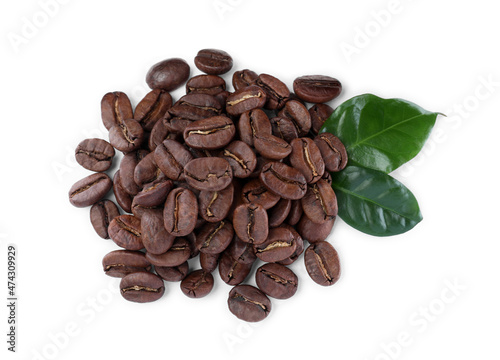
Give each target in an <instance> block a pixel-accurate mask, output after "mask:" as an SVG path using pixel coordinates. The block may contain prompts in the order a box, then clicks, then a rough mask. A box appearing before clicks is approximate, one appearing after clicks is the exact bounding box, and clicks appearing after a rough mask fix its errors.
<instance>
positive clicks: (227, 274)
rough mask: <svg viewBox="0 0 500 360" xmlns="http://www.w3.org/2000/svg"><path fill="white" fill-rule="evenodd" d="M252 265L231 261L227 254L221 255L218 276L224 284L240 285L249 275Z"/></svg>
mask: <svg viewBox="0 0 500 360" xmlns="http://www.w3.org/2000/svg"><path fill="white" fill-rule="evenodd" d="M251 270H252V264H244V263H241V262H239V261H238V260H236V259H233V258H232V257H231V255H229V254H228V253H225V252H224V253H222V256H221V258H220V261H219V275H220V277H221V279H222V281H224V282H225V283H226V284H228V285H238V284H241V283H242V282H243V281H245V279H246V278H247V277H248V274H250V271H251Z"/></svg>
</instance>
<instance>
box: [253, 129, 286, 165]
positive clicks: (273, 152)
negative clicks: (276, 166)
mask: <svg viewBox="0 0 500 360" xmlns="http://www.w3.org/2000/svg"><path fill="white" fill-rule="evenodd" d="M253 145H254V146H255V150H257V152H258V153H259V154H260V155H262V156H263V157H265V158H268V159H273V160H281V159H284V158H286V157H287V156H288V155H290V153H291V152H292V147H291V146H290V144H289V143H287V142H286V141H285V140H283V139H281V138H279V137H276V136H274V135H269V134H257V135H255V137H254V140H253Z"/></svg>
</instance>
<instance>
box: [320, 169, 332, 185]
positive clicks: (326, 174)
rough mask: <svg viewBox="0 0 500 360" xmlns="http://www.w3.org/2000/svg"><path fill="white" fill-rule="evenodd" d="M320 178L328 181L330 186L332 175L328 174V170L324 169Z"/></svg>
mask: <svg viewBox="0 0 500 360" xmlns="http://www.w3.org/2000/svg"><path fill="white" fill-rule="evenodd" d="M321 179H323V180H325V181H326V182H327V183H328V185H330V186H332V181H333V179H332V175H330V173H329V172H328V171H325V172H324V173H323V176H322V177H321Z"/></svg>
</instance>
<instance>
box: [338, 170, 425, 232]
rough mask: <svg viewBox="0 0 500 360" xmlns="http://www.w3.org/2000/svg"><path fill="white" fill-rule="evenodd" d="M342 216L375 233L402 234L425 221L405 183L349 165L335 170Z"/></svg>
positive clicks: (354, 224) (361, 228)
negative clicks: (338, 170)
mask: <svg viewBox="0 0 500 360" xmlns="http://www.w3.org/2000/svg"><path fill="white" fill-rule="evenodd" d="M332 177H333V183H332V187H333V189H334V190H335V194H336V195H337V200H338V206H339V216H340V217H341V218H342V220H344V221H345V222H346V223H347V224H349V225H351V226H352V227H353V228H355V229H358V230H360V231H362V232H364V233H367V234H370V235H375V236H391V235H397V234H402V233H404V232H406V231H408V230H410V229H412V228H413V227H414V226H415V225H417V224H418V223H419V222H420V221H421V220H422V214H421V213H420V209H419V207H418V202H417V199H415V196H414V195H413V194H412V193H411V191H410V190H408V189H407V188H406V187H405V186H404V185H403V184H401V183H400V182H399V181H397V180H396V179H394V178H393V177H391V176H390V175H387V174H385V173H383V172H381V171H377V170H373V169H367V168H363V167H358V166H347V167H346V168H345V169H344V170H342V171H341V172H338V173H332Z"/></svg>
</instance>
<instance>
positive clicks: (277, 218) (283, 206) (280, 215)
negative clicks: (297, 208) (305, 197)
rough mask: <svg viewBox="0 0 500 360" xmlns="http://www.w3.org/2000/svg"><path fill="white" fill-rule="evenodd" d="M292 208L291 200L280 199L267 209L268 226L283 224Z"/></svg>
mask: <svg viewBox="0 0 500 360" xmlns="http://www.w3.org/2000/svg"><path fill="white" fill-rule="evenodd" d="M291 208H292V201H291V200H288V199H280V201H278V203H277V204H276V205H274V206H273V207H272V208H270V209H269V210H268V215H269V227H272V228H273V227H277V226H280V225H281V224H283V223H284V222H285V220H286V218H287V217H288V214H289V213H290V209H291Z"/></svg>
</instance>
